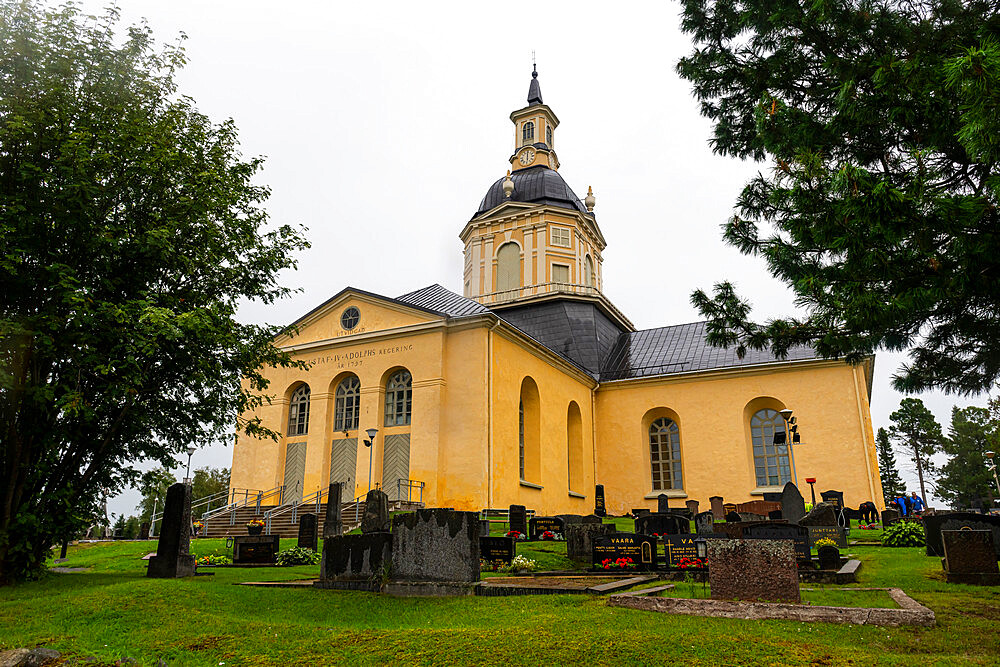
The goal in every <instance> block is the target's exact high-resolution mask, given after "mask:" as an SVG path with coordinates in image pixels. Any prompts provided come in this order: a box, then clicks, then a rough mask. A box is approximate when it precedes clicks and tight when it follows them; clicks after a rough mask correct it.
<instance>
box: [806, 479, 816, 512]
mask: <svg viewBox="0 0 1000 667" xmlns="http://www.w3.org/2000/svg"><path fill="white" fill-rule="evenodd" d="M815 483H816V478H815V477H806V484H808V485H809V493H810V494H811V495H812V503H813V506H814V507H815V505H816V487H814V486H813V484H815Z"/></svg>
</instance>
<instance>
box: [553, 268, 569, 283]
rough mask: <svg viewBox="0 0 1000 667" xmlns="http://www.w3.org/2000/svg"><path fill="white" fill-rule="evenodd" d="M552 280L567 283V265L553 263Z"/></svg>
mask: <svg viewBox="0 0 1000 667" xmlns="http://www.w3.org/2000/svg"><path fill="white" fill-rule="evenodd" d="M552 282H554V283H568V282H569V267H568V266H566V265H565V264H553V265H552Z"/></svg>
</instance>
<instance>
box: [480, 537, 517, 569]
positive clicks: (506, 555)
mask: <svg viewBox="0 0 1000 667" xmlns="http://www.w3.org/2000/svg"><path fill="white" fill-rule="evenodd" d="M479 557H480V558H482V559H483V560H485V561H487V562H490V563H496V562H498V561H499V562H501V563H504V564H505V565H510V562H511V561H512V560H514V539H513V538H511V537H480V538H479Z"/></svg>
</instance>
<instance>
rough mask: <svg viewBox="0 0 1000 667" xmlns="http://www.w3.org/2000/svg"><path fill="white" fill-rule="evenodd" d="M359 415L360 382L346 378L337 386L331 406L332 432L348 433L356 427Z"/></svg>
mask: <svg viewBox="0 0 1000 667" xmlns="http://www.w3.org/2000/svg"><path fill="white" fill-rule="evenodd" d="M360 414H361V380H359V379H358V378H357V376H356V375H352V376H350V377H346V378H344V379H343V380H341V382H340V384H338V385H337V392H336V398H335V400H334V406H333V430H334V431H350V430H353V429H356V428H357V427H358V417H359V416H360Z"/></svg>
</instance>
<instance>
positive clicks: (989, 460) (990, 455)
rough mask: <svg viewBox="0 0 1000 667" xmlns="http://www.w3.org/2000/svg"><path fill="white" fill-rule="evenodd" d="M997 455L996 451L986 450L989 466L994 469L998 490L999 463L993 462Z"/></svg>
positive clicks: (999, 487)
mask: <svg viewBox="0 0 1000 667" xmlns="http://www.w3.org/2000/svg"><path fill="white" fill-rule="evenodd" d="M996 455H997V454H996V452H986V459H987V461H988V462H989V463H988V465H989V468H990V470H992V471H993V481H994V482H996V485H997V491H1000V478H998V477H997V464H996V463H994V462H993V457H994V456H996Z"/></svg>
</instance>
